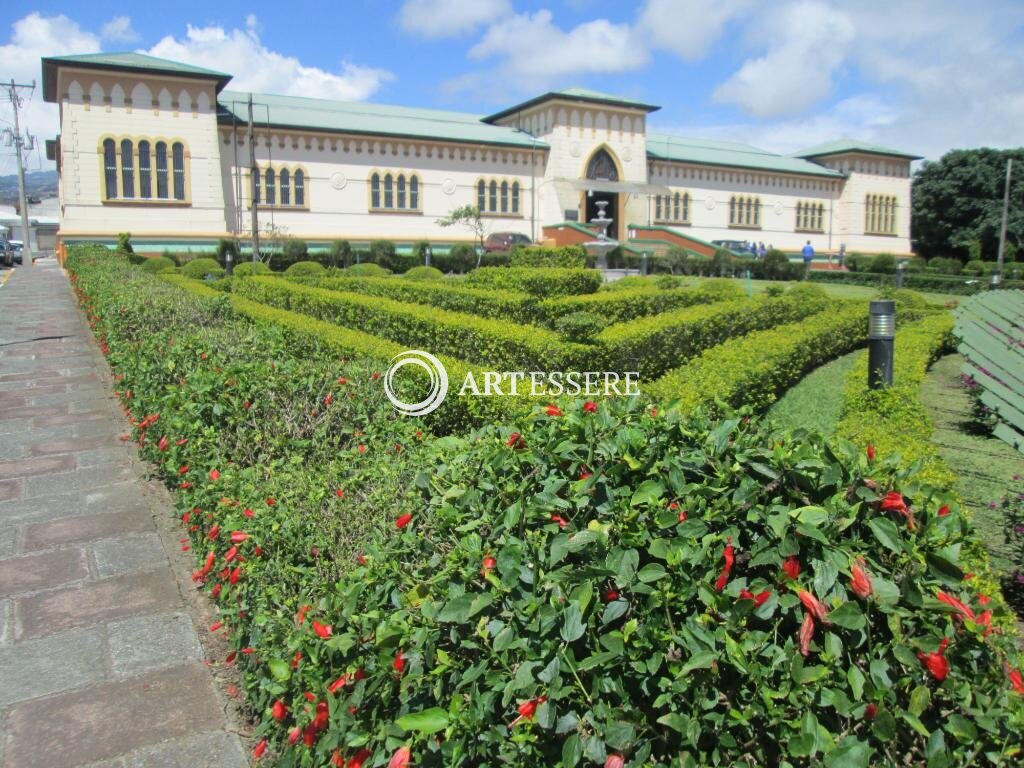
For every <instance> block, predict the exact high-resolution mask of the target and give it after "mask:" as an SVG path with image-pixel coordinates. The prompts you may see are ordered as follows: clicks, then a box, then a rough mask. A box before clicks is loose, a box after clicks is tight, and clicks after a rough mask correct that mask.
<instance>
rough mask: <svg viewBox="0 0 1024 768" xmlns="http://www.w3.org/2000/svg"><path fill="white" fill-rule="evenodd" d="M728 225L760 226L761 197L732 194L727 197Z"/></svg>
mask: <svg viewBox="0 0 1024 768" xmlns="http://www.w3.org/2000/svg"><path fill="white" fill-rule="evenodd" d="M729 226H730V227H755V228H756V227H760V226H761V198H759V197H750V196H746V195H733V196H732V197H730V198H729Z"/></svg>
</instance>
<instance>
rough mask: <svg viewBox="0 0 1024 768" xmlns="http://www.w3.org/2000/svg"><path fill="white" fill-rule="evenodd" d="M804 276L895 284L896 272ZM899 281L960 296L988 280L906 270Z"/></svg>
mask: <svg viewBox="0 0 1024 768" xmlns="http://www.w3.org/2000/svg"><path fill="white" fill-rule="evenodd" d="M807 279H808V280H810V281H811V282H815V283H840V284H847V285H868V286H875V287H882V286H887V285H888V286H894V285H896V275H873V274H868V273H863V272H860V273H857V272H827V271H824V270H813V271H812V272H811V273H810V274H809V275H808V276H807ZM903 285H904V287H906V288H911V289H913V290H916V291H929V292H933V293H950V294H956V295H960V296H970V295H972V294H975V293H977V292H978V291H983V290H985V289H987V288H988V282H987V281H986V280H984V279H982V278H977V277H957V276H953V275H939V274H934V273H924V274H920V273H918V274H906V275H904V276H903ZM1001 287H1002V288H1005V289H1018V290H1019V289H1024V282H1022V281H1020V280H1017V279H1007V280H1004V281H1003V282H1002V284H1001Z"/></svg>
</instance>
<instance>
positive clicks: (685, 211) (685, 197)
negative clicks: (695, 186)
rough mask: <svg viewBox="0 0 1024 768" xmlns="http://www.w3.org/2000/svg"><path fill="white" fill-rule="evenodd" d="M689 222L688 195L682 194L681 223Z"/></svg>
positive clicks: (686, 193) (687, 193)
mask: <svg viewBox="0 0 1024 768" xmlns="http://www.w3.org/2000/svg"><path fill="white" fill-rule="evenodd" d="M689 220H690V193H689V192H684V193H683V218H682V221H684V222H688V221H689Z"/></svg>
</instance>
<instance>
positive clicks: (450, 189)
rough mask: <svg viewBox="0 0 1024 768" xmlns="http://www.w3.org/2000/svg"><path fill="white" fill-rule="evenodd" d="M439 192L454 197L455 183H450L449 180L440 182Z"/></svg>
mask: <svg viewBox="0 0 1024 768" xmlns="http://www.w3.org/2000/svg"><path fill="white" fill-rule="evenodd" d="M441 191H442V192H444V193H445V194H446V195H454V194H455V182H454V181H452V180H451V179H445V180H444V181H443V182H441Z"/></svg>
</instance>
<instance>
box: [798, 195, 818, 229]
mask: <svg viewBox="0 0 1024 768" xmlns="http://www.w3.org/2000/svg"><path fill="white" fill-rule="evenodd" d="M796 229H797V230H798V231H801V232H824V231H825V204H824V203H817V202H814V201H813V200H800V201H799V202H798V203H797V204H796Z"/></svg>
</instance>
